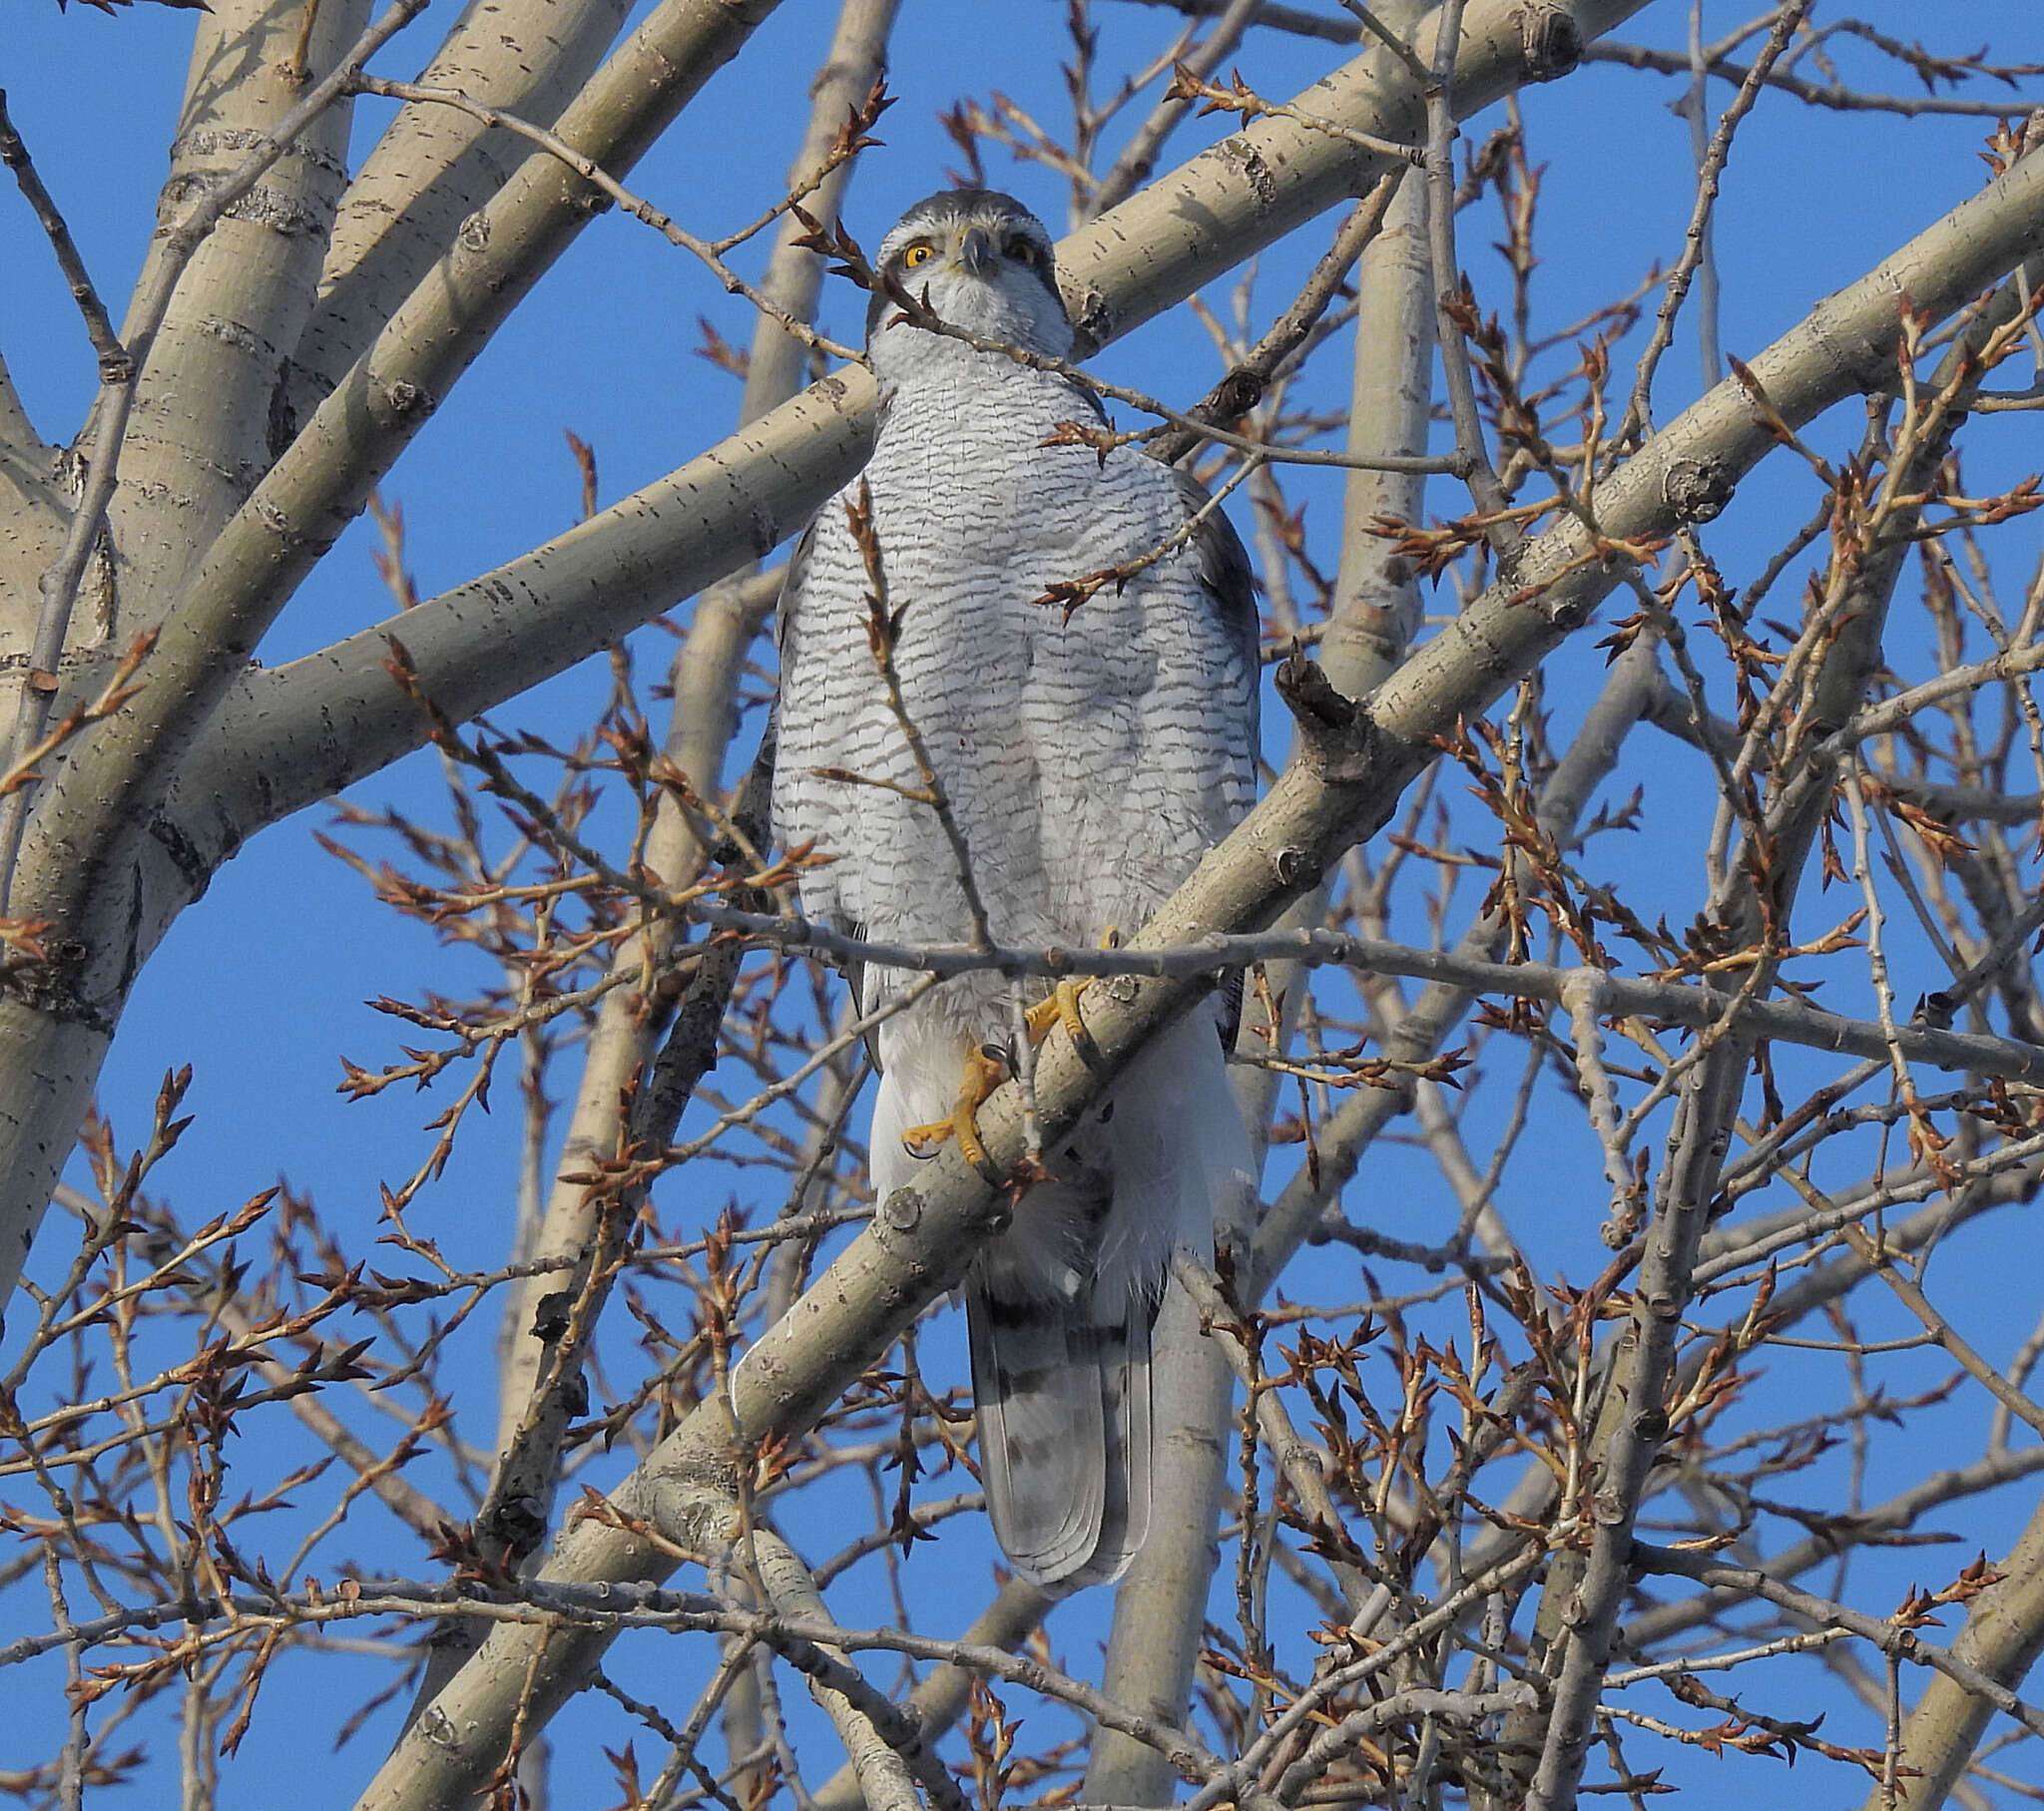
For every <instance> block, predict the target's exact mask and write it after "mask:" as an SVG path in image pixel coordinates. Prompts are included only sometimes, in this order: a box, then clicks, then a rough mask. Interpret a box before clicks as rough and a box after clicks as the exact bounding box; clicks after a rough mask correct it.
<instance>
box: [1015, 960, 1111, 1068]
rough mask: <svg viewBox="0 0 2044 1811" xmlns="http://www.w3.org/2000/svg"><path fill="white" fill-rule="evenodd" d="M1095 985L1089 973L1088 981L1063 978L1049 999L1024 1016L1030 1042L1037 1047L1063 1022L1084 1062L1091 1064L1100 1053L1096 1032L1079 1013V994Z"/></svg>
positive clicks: (1038, 1003)
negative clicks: (1096, 1048) (1096, 1044)
mask: <svg viewBox="0 0 2044 1811" xmlns="http://www.w3.org/2000/svg"><path fill="white" fill-rule="evenodd" d="M1092 985H1093V981H1092V978H1091V977H1090V976H1089V977H1087V978H1085V979H1084V980H1065V981H1060V982H1059V983H1058V984H1057V986H1056V987H1055V988H1053V989H1052V990H1051V992H1050V994H1049V996H1048V997H1047V998H1046V999H1042V1000H1039V1001H1038V1002H1037V1003H1036V1004H1035V1005H1034V1006H1032V1007H1031V1008H1030V1009H1029V1010H1028V1012H1026V1013H1024V1014H1023V1015H1022V1023H1023V1026H1024V1027H1025V1029H1026V1030H1027V1031H1028V1033H1029V1045H1030V1048H1031V1049H1032V1050H1033V1049H1035V1047H1036V1046H1037V1045H1039V1044H1041V1043H1042V1042H1043V1041H1044V1039H1046V1038H1048V1037H1049V1036H1050V1028H1051V1027H1052V1026H1054V1025H1062V1026H1063V1027H1064V1028H1065V1031H1066V1033H1067V1034H1068V1035H1069V1036H1070V1038H1071V1040H1072V1048H1073V1049H1074V1050H1076V1051H1077V1052H1078V1053H1079V1056H1080V1058H1081V1060H1082V1061H1084V1062H1085V1063H1087V1064H1088V1065H1089V1066H1090V1065H1091V1064H1092V1062H1093V1060H1094V1058H1095V1056H1097V1055H1098V1052H1097V1051H1096V1050H1095V1048H1094V1044H1093V1034H1092V1033H1091V1032H1089V1031H1088V1030H1087V1029H1086V1021H1085V1020H1084V1019H1083V1018H1081V1017H1080V1016H1079V996H1080V995H1081V994H1083V993H1084V992H1085V991H1086V990H1087V989H1088V988H1089V987H1091V986H1092Z"/></svg>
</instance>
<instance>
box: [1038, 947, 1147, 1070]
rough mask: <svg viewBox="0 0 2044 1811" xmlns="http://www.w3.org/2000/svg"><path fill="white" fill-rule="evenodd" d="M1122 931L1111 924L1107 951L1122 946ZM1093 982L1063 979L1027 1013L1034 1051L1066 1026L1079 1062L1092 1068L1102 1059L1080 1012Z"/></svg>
mask: <svg viewBox="0 0 2044 1811" xmlns="http://www.w3.org/2000/svg"><path fill="white" fill-rule="evenodd" d="M1121 940H1122V934H1121V931H1120V929H1119V928H1118V927H1117V926H1115V925H1109V926H1108V927H1107V929H1106V930H1105V931H1103V932H1102V933H1101V936H1100V947H1101V948H1102V949H1104V950H1111V949H1115V948H1118V947H1119V946H1120V944H1121ZM1092 985H1093V979H1092V977H1091V976H1088V977H1086V978H1084V979H1072V980H1065V981H1060V982H1059V983H1058V984H1057V986H1056V987H1054V988H1053V989H1052V990H1051V992H1050V997H1049V998H1048V999H1045V1000H1039V1001H1038V1002H1037V1003H1036V1004H1035V1005H1034V1006H1032V1007H1031V1008H1030V1009H1029V1010H1028V1012H1026V1013H1025V1014H1023V1016H1022V1022H1023V1025H1024V1027H1025V1028H1026V1029H1027V1031H1028V1033H1029V1047H1030V1049H1031V1050H1034V1049H1035V1048H1036V1047H1037V1046H1038V1045H1039V1044H1041V1043H1042V1042H1043V1041H1044V1039H1046V1038H1048V1037H1049V1036H1050V1030H1051V1027H1052V1026H1054V1025H1062V1026H1063V1027H1064V1028H1065V1034H1066V1036H1067V1037H1069V1038H1070V1039H1071V1040H1072V1048H1073V1049H1074V1050H1075V1051H1077V1052H1078V1053H1079V1061H1080V1062H1082V1063H1083V1064H1085V1065H1086V1067H1087V1068H1088V1069H1091V1068H1093V1066H1094V1065H1095V1064H1097V1063H1098V1062H1099V1061H1100V1046H1099V1045H1097V1044H1095V1043H1094V1042H1093V1034H1092V1033H1091V1032H1089V1031H1088V1030H1087V1029H1086V1021H1085V1019H1084V1018H1083V1017H1082V1016H1081V1015H1080V1012H1079V996H1080V995H1081V994H1083V993H1084V992H1085V991H1086V990H1087V989H1088V988H1089V987H1091V986H1092Z"/></svg>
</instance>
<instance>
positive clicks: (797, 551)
mask: <svg viewBox="0 0 2044 1811" xmlns="http://www.w3.org/2000/svg"><path fill="white" fill-rule="evenodd" d="M823 507H824V508H825V509H828V508H829V507H830V505H829V504H827V503H826V504H825V505H824V506H823ZM820 519H821V518H820V512H819V514H818V515H817V516H814V517H811V518H810V520H809V525H808V527H807V528H805V529H803V530H802V532H801V533H800V534H799V535H797V536H796V537H795V543H794V546H793V547H792V548H791V549H790V550H789V551H788V556H787V571H786V573H785V574H784V575H783V576H782V578H781V581H780V597H779V598H778V600H777V601H776V602H775V603H774V606H773V648H774V652H775V653H776V654H777V655H778V656H779V660H780V674H781V678H782V679H783V680H784V679H786V677H787V675H788V673H789V671H790V670H791V669H792V668H793V666H794V661H795V654H796V650H795V643H796V639H797V638H798V637H799V635H800V634H801V593H802V581H803V580H804V579H805V578H806V577H807V576H808V570H809V554H810V551H811V550H812V549H813V548H814V547H815V545H816V523H817V521H818V520H820ZM779 724H780V698H779V694H778V693H777V692H776V693H775V696H774V699H773V711H772V714H771V716H769V718H768V719H767V734H768V735H769V736H774V737H775V738H776V740H777V739H778V731H779ZM826 923H827V925H828V928H829V929H831V930H833V931H835V932H836V933H837V934H838V935H839V936H841V937H861V938H862V937H864V936H865V934H866V931H865V926H864V925H862V924H854V923H853V922H852V921H851V920H850V919H848V918H846V917H844V916H843V915H842V914H841V913H833V914H831V916H830V917H829V918H828V919H827V920H826ZM836 966H837V968H838V971H839V973H841V974H842V975H843V976H844V983H845V986H846V987H848V988H849V989H850V990H851V1007H852V1011H853V1012H855V1013H857V1014H858V1015H859V1016H860V1017H861V1018H863V1017H864V1016H865V1015H866V1014H867V1013H869V1012H870V1011H871V1010H872V1006H873V1003H872V1002H871V1001H869V1000H868V999H867V998H866V965H865V964H864V963H863V962H855V961H851V960H849V959H847V960H846V961H844V962H841V963H839V964H837V965H836ZM866 1054H867V1055H868V1056H869V1057H871V1058H872V1062H873V1073H874V1074H875V1075H878V1074H879V1073H880V1051H879V1040H878V1037H877V1036H876V1035H875V1034H873V1033H870V1032H869V1033H868V1034H867V1035H866Z"/></svg>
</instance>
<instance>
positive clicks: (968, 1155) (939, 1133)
mask: <svg viewBox="0 0 2044 1811" xmlns="http://www.w3.org/2000/svg"><path fill="white" fill-rule="evenodd" d="M1007 1079H1008V1064H1007V1059H1006V1058H1005V1057H1004V1056H1003V1055H1002V1053H1001V1052H1000V1051H998V1050H997V1049H995V1048H994V1047H992V1046H991V1045H984V1044H982V1045H975V1046H974V1047H973V1051H972V1054H971V1055H970V1056H969V1057H967V1058H966V1059H965V1074H964V1075H963V1076H962V1077H961V1078H960V1079H959V1083H958V1104H957V1106H956V1107H954V1108H953V1109H952V1110H951V1117H950V1118H949V1119H948V1120H932V1121H931V1122H930V1123H929V1124H928V1125H927V1126H911V1127H910V1128H909V1129H908V1130H907V1131H906V1132H903V1133H902V1134H901V1142H902V1145H903V1146H904V1148H906V1150H907V1151H908V1154H909V1155H910V1156H912V1157H932V1156H935V1155H936V1154H937V1150H938V1148H939V1147H940V1146H941V1145H942V1144H943V1142H944V1140H945V1139H946V1138H956V1139H957V1140H958V1154H959V1155H960V1156H962V1157H963V1158H964V1159H965V1160H966V1161H967V1162H968V1163H970V1164H971V1165H972V1166H973V1168H975V1169H976V1170H978V1171H979V1172H980V1174H981V1175H986V1176H992V1177H993V1178H994V1180H995V1181H996V1183H998V1182H999V1180H1000V1179H1001V1178H1000V1175H999V1172H998V1171H997V1170H996V1169H995V1167H994V1161H993V1158H991V1157H990V1156H988V1155H987V1150H986V1146H985V1145H984V1144H983V1143H981V1142H980V1137H979V1122H978V1119H977V1115H978V1113H979V1110H980V1107H981V1106H982V1105H983V1104H984V1103H985V1101H986V1100H987V1098H988V1096H990V1095H991V1094H992V1093H993V1092H994V1090H995V1089H997V1088H999V1087H1000V1085H1001V1084H1002V1083H1003V1082H1005V1081H1006V1080H1007Z"/></svg>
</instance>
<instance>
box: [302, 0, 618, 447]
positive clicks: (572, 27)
mask: <svg viewBox="0 0 2044 1811" xmlns="http://www.w3.org/2000/svg"><path fill="white" fill-rule="evenodd" d="M629 10H630V7H629V0H469V5H468V7H467V9H466V10H465V11H464V12H463V13H462V15H461V17H460V19H459V20H457V21H456V22H455V24H454V27H453V29H452V30H450V31H449V32H448V34H447V37H446V40H445V42H444V43H442V44H441V46H440V48H439V50H438V51H437V52H436V53H435V54H434V56H433V60H432V61H431V62H430V63H429V64H427V65H426V68H425V70H424V72H423V73H422V74H421V75H420V76H419V78H418V80H419V82H420V83H421V85H423V86H425V87H429V88H456V89H459V90H461V91H462V92H463V93H464V94H467V95H471V96H473V97H474V98H475V99H476V100H478V101H481V102H484V103H485V104H486V105H488V106H491V107H495V108H499V109H501V110H502V111H504V112H506V113H512V114H516V115H517V116H518V117H519V118H520V119H523V120H530V121H532V122H533V123H534V124H536V125H540V126H551V125H553V124H554V122H555V121H556V120H557V119H558V118H559V117H560V113H561V109H562V108H563V107H564V106H565V105H566V104H567V102H568V100H569V99H570V97H572V96H573V95H574V94H575V93H576V92H577V91H578V90H579V89H580V88H581V87H582V84H583V83H584V82H585V81H586V80H587V79H588V77H589V74H590V72H591V71H592V70H593V69H595V67H596V65H597V61H598V59H599V58H601V57H602V55H603V53H604V50H605V48H606V47H607V46H608V45H609V44H610V42H611V40H612V39H613V38H615V37H616V36H617V35H618V31H619V29H620V28H621V27H622V26H623V24H624V22H625V14H626V13H627V12H628V11H629ZM530 155H531V147H530V146H529V145H527V144H526V143H525V141H524V140H522V139H519V138H517V137H515V136H513V135H512V134H510V133H507V132H502V131H496V130H493V129H491V128H490V127H487V126H485V125H483V124H482V122H481V121H479V120H476V119H474V118H472V117H471V116H470V115H468V114H465V113H462V112H461V111H460V110H459V109H457V108H453V107H441V106H435V105H432V104H429V103H426V102H416V101H414V102H407V103H406V104H405V105H404V106H402V107H400V108H399V109H398V111H397V117H396V118H395V119H394V120H392V121H391V122H390V125H389V126H388V127H387V128H386V129H385V131H384V133H383V136H382V137H381V138H380V139H378V140H377V141H376V146H375V149H374V150H372V151H371V152H370V153H369V155H368V157H367V158H365V159H364V160H363V162H362V167H361V169H359V170H358V171H356V172H355V175H354V180H353V181H352V182H350V183H349V184H348V187H347V194H346V195H345V196H344V197H343V198H342V200H341V204H340V212H339V214H338V216H337V217H336V218H335V220H334V223H333V234H332V237H331V239H330V240H329V242H328V244H327V247H326V261H325V266H324V269H323V270H322V272H321V275H320V279H319V292H318V300H317V302H316V304H315V305H314V307H313V310H312V315H311V318H310V319H309V320H308V321H307V322H306V323H305V330H304V332H303V333H302V334H301V335H300V336H299V338H298V343H297V350H296V353H295V355H294V356H293V358H292V359H291V363H290V367H289V369H288V371H287V373H286V379H287V388H286V390H285V393H284V402H285V408H286V410H287V415H286V421H287V423H288V424H290V425H291V429H292V431H293V432H295V424H296V423H298V422H301V421H304V420H307V419H309V418H310V416H311V414H312V411H313V410H314V409H316V408H317V407H318V406H319V404H320V403H321V402H322V401H323V400H324V399H325V397H326V395H327V393H328V392H329V391H330V390H331V389H332V388H333V386H334V384H335V383H336V382H337V381H338V380H339V378H340V376H341V374H342V373H343V372H345V371H346V370H347V368H348V367H349V366H350V365H351V364H353V363H354V361H355V360H356V359H357V358H359V357H360V356H361V354H362V352H363V350H364V348H366V347H367V346H368V345H369V343H370V342H371V341H372V340H374V338H375V337H376V335H377V333H378V332H380V331H381V330H382V326H383V323H384V322H385V321H386V320H388V319H389V318H390V312H391V310H392V309H393V308H394V307H396V305H397V304H398V303H399V302H400V301H402V300H403V299H404V298H405V297H406V296H407V295H409V294H410V293H411V292H412V290H413V289H414V288H416V287H417V286H418V284H419V281H420V280H421V279H422V278H423V277H424V276H425V274H426V273H427V271H428V270H430V269H431V268H432V266H433V265H434V263H435V262H437V261H438V260H439V259H440V258H441V257H442V256H443V255H445V253H446V251H447V249H448V247H449V246H451V245H452V244H453V243H454V241H455V237H456V235H457V234H458V233H459V231H460V230H461V226H462V223H463V222H464V221H466V220H467V219H468V217H469V216H470V215H471V214H473V213H474V212H475V211H476V210H477V209H478V208H480V207H481V206H482V205H483V203H484V202H486V201H488V200H489V198H490V197H491V196H493V195H494V194H496V192H497V191H498V190H499V189H501V188H502V187H503V186H504V184H505V183H506V182H507V181H509V179H510V177H511V176H512V174H513V173H514V172H515V171H516V170H517V169H518V168H519V167H520V166H521V165H522V164H524V162H525V161H526V159H527V158H528V157H529V156H530Z"/></svg>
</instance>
